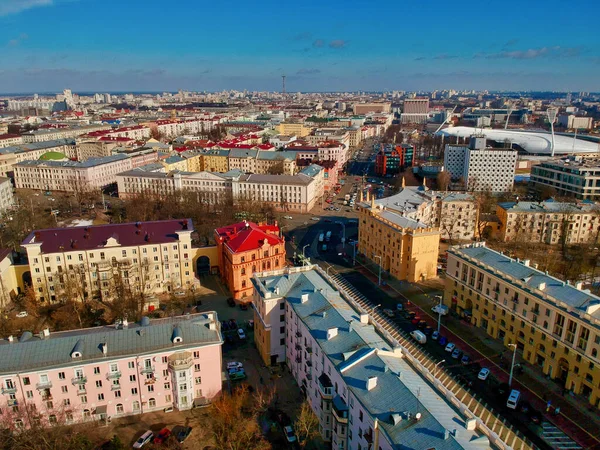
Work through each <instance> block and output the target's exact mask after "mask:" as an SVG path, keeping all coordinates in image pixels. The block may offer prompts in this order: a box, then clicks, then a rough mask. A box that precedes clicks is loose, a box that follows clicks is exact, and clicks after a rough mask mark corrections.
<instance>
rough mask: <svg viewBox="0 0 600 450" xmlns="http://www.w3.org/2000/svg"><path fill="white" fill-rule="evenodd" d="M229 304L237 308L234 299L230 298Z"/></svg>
mask: <svg viewBox="0 0 600 450" xmlns="http://www.w3.org/2000/svg"><path fill="white" fill-rule="evenodd" d="M227 304H228V305H229V306H231V307H232V308H235V300H234V299H233V297H229V298H228V299H227Z"/></svg>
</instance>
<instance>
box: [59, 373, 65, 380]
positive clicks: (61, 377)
mask: <svg viewBox="0 0 600 450" xmlns="http://www.w3.org/2000/svg"><path fill="white" fill-rule="evenodd" d="M58 379H59V380H64V379H65V373H64V372H58Z"/></svg>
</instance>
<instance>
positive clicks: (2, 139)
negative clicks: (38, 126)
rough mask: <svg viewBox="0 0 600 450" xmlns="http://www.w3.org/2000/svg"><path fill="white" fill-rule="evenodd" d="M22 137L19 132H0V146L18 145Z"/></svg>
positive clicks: (21, 141)
mask: <svg viewBox="0 0 600 450" xmlns="http://www.w3.org/2000/svg"><path fill="white" fill-rule="evenodd" d="M22 143H23V137H22V136H21V135H20V134H0V148H4V147H10V146H13V145H20V144H22Z"/></svg>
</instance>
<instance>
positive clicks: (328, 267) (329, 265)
mask: <svg viewBox="0 0 600 450" xmlns="http://www.w3.org/2000/svg"><path fill="white" fill-rule="evenodd" d="M329 269H333V267H331V264H328V265H327V269H326V270H325V273H326V274H327V275H329Z"/></svg>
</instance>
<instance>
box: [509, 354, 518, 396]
mask: <svg viewBox="0 0 600 450" xmlns="http://www.w3.org/2000/svg"><path fill="white" fill-rule="evenodd" d="M508 346H509V347H513V356H512V363H511V365H510V375H509V376H508V387H511V386H512V379H513V370H514V369H515V356H516V355H517V344H508Z"/></svg>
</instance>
